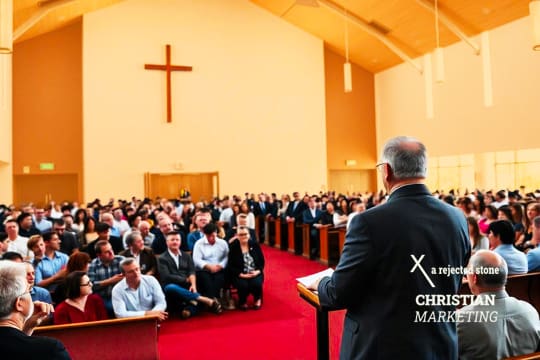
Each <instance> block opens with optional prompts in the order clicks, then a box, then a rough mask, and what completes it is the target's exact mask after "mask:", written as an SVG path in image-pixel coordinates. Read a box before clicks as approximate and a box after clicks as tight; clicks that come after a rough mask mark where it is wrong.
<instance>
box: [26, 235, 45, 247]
mask: <svg viewBox="0 0 540 360" xmlns="http://www.w3.org/2000/svg"><path fill="white" fill-rule="evenodd" d="M39 240H43V237H42V236H41V235H32V236H30V239H28V243H27V244H26V247H28V250H32V248H33V247H34V246H36V245H37V243H38V242H39Z"/></svg>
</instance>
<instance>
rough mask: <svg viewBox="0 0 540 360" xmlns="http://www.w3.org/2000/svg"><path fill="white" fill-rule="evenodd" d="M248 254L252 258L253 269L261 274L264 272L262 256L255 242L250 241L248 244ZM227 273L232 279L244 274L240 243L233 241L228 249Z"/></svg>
mask: <svg viewBox="0 0 540 360" xmlns="http://www.w3.org/2000/svg"><path fill="white" fill-rule="evenodd" d="M248 244H249V253H250V255H251V257H252V258H253V262H254V263H255V268H256V269H257V270H261V274H262V273H263V271H264V256H263V253H262V251H261V247H260V246H259V243H257V241H256V240H254V239H250V240H249V242H248ZM227 268H228V269H229V273H230V274H231V277H232V278H237V277H238V275H240V274H241V273H243V272H244V255H243V254H242V248H241V247H240V242H239V241H238V239H237V240H234V241H233V242H232V244H231V246H230V249H229V262H228V265H227Z"/></svg>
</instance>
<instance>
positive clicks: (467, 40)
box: [416, 0, 480, 55]
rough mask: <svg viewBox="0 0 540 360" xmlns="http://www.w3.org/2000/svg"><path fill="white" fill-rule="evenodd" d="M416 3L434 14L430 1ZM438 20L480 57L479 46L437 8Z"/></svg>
mask: <svg viewBox="0 0 540 360" xmlns="http://www.w3.org/2000/svg"><path fill="white" fill-rule="evenodd" d="M416 2H417V3H419V4H420V5H422V6H423V7H425V8H426V9H428V10H430V11H431V12H433V13H435V6H434V5H433V3H431V1H428V0H416ZM438 10H439V20H440V22H441V23H443V24H444V26H446V27H447V28H448V30H450V31H451V32H453V33H454V34H455V35H456V36H457V37H458V38H460V39H461V40H463V41H464V42H465V43H467V44H468V45H469V46H470V47H472V48H473V50H474V54H475V55H480V46H478V45H477V44H476V43H475V42H474V41H472V40H471V39H470V38H469V37H468V36H467V34H465V32H464V31H463V30H461V29H460V28H459V26H458V25H456V24H455V23H454V22H453V21H452V20H450V19H449V18H448V17H447V16H446V15H445V14H444V12H443V11H441V9H440V8H439V9H438Z"/></svg>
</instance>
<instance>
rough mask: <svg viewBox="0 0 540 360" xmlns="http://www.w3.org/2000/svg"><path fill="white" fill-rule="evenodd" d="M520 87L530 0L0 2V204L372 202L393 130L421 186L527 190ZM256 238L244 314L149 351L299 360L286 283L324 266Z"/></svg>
mask: <svg viewBox="0 0 540 360" xmlns="http://www.w3.org/2000/svg"><path fill="white" fill-rule="evenodd" d="M539 84H540V0H497V1H492V0H474V1H471V0H196V1H193V0H0V184H1V185H0V204H6V205H10V204H13V206H14V207H17V208H22V207H24V206H27V205H28V204H32V205H33V206H35V207H47V206H49V205H50V204H51V202H56V203H63V202H69V203H77V204H84V205H86V204H88V203H90V202H92V201H94V199H101V201H102V202H104V203H106V202H107V201H109V199H116V200H118V199H126V200H128V201H129V199H132V198H133V197H135V198H138V199H144V198H149V199H156V198H158V197H159V198H164V199H179V198H180V197H181V192H184V191H189V193H190V195H191V199H192V200H193V202H194V203H195V202H199V201H205V202H211V201H212V199H214V198H216V197H219V198H223V197H224V196H226V195H227V196H233V195H239V196H241V197H244V194H246V193H247V194H259V193H266V194H271V193H275V194H278V198H279V197H280V196H281V194H292V193H293V192H296V191H297V192H299V193H300V194H301V195H304V194H323V193H328V192H331V191H335V193H336V194H345V196H348V195H351V194H367V193H373V194H374V193H377V192H379V191H381V190H383V186H382V183H381V181H380V178H379V177H380V175H379V174H378V172H377V170H376V164H377V163H378V162H379V160H380V151H381V148H382V146H383V145H384V143H385V141H386V140H387V139H389V138H392V137H395V136H398V135H408V136H413V137H416V138H418V139H420V140H421V141H422V142H423V143H424V144H425V145H426V147H427V150H428V154H429V162H428V177H427V179H426V183H427V186H428V187H429V189H430V190H431V191H433V192H435V191H439V192H440V193H448V192H449V191H450V190H453V191H455V192H456V193H457V194H462V195H463V194H467V193H469V192H471V191H474V190H475V189H479V190H481V191H482V192H485V191H493V193H496V192H497V191H499V190H506V191H515V190H519V191H520V194H522V195H524V194H528V193H529V194H531V193H532V194H537V196H538V197H540V190H537V189H540V141H539V134H540V125H539V122H538V116H537V115H535V114H536V111H538V109H539V107H538V104H540V88H539ZM260 226H263V227H264V226H265V225H264V224H262V225H259V224H258V225H257V229H260ZM266 226H267V228H266V235H267V236H269V234H270V233H271V234H272V237H273V238H274V237H275V236H277V235H276V233H275V232H273V231H274V230H268V227H269V226H273V224H270V225H269V224H268V223H267V224H266ZM277 228H278V227H276V229H277ZM261 231H262V230H261ZM281 231H282V233H283V231H287V229H285V230H281ZM263 232H264V231H263ZM292 232H293V233H294V229H293V230H292ZM336 234H337V233H336ZM304 235H305V234H304ZM290 236H292V235H290ZM297 236H298V235H297ZM301 236H303V235H302V234H300V237H301ZM336 236H337V235H336ZM329 237H331V236H330V235H329ZM308 238H309V235H308ZM336 239H337V238H336ZM307 241H308V243H309V240H307ZM336 241H337V240H336ZM336 244H337V242H336ZM271 245H272V246H270V244H268V241H267V243H266V244H265V245H263V246H262V248H263V251H264V254H265V257H266V261H267V267H268V270H266V274H271V272H272V275H269V276H268V277H267V279H266V283H265V295H264V296H265V298H264V303H265V306H264V307H263V309H262V311H259V312H255V311H249V312H246V313H241V312H238V311H225V312H224V314H223V316H219V317H217V316H215V315H214V314H202V316H200V317H195V318H192V319H189V320H180V319H179V318H177V319H174V320H171V319H169V320H167V321H166V322H164V323H163V324H162V325H161V327H160V333H159V334H158V335H159V336H158V337H159V341H158V345H157V348H154V349H150V350H151V351H150V353H152V351H154V352H155V353H156V354H158V355H159V356H160V358H161V359H176V358H178V354H179V353H181V354H183V355H182V358H186V359H188V358H193V359H195V358H197V359H208V358H211V357H212V356H213V355H214V354H215V351H216V349H217V348H221V349H222V350H220V351H227V353H220V354H221V356H220V357H222V358H225V359H231V358H241V359H242V358H247V357H248V356H249V355H251V354H253V353H254V352H255V353H257V354H260V356H258V358H260V359H263V358H264V359H274V358H275V359H278V358H279V359H314V358H316V357H317V347H316V344H317V338H316V330H317V329H316V325H317V324H316V318H315V311H314V309H313V307H311V306H309V305H308V304H307V303H306V302H305V301H303V300H302V299H301V298H300V297H299V296H298V292H297V290H296V287H295V280H294V279H295V278H296V277H300V276H304V275H307V274H309V273H313V272H317V271H321V270H323V269H325V268H326V267H327V265H328V264H330V263H331V261H330V258H331V257H332V254H326V253H325V256H326V258H324V261H312V260H309V253H308V254H307V255H306V254H305V248H304V256H294V255H292V254H291V252H294V251H295V249H294V247H293V246H292V245H291V243H289V245H288V246H289V248H288V249H287V248H286V246H287V245H283V244H281V245H282V246H281V247H282V249H281V250H284V251H280V249H279V244H277V245H276V244H275V243H274V241H272V244H271ZM283 246H285V248H283ZM321 246H322V245H321ZM304 247H305V245H304ZM336 247H337V245H336ZM287 250H289V251H287ZM308 251H309V249H308ZM337 256H339V255H337ZM287 266H289V267H290V268H288V269H290V271H289V270H287V271H285V270H284V269H287ZM273 272H275V274H276V275H274V274H273ZM343 317H344V312H341V311H336V312H332V313H331V314H330V319H329V323H330V335H329V342H330V345H329V346H330V358H332V359H337V358H338V354H339V343H340V336H341V329H342V327H343ZM127 329H128V330H121V331H124V332H125V333H126V334H127V333H129V328H127ZM84 331H85V330H84V329H83V333H84ZM124 332H121V333H122V334H124ZM240 332H242V334H244V333H245V334H246V335H245V338H244V339H242V338H241V337H240V338H239V337H238V335H237V334H238V333H240ZM251 332H253V334H251ZM242 336H244V335H242ZM178 339H183V340H178ZM202 339H206V340H204V341H210V343H211V344H213V345H212V346H203V344H205V342H204V341H203V340H202ZM231 342H235V344H236V345H234V346H232V345H231ZM263 344H264V345H263ZM268 344H272V345H268ZM154 345H155V344H154ZM196 345H197V346H196ZM214 345H215V346H214ZM122 346H124V345H122ZM261 346H264V347H265V348H266V349H269V350H268V351H267V353H266V354H261V353H260V347H261ZM188 350H189V351H188ZM229 352H230V353H229Z"/></svg>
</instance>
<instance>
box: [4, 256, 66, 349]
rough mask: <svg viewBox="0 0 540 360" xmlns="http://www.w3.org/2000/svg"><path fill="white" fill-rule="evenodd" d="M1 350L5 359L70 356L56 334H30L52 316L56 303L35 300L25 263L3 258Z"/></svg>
mask: <svg viewBox="0 0 540 360" xmlns="http://www.w3.org/2000/svg"><path fill="white" fill-rule="evenodd" d="M0 294H1V295H0V309H1V310H0V319H1V320H0V349H1V350H0V352H1V354H2V359H21V360H30V359H51V360H61V359H70V356H69V354H68V352H67V351H66V348H65V347H64V345H63V344H62V343H61V342H60V341H58V340H56V339H52V338H47V337H41V336H30V335H32V332H33V330H34V328H35V327H36V326H38V325H39V324H40V323H41V322H42V321H43V320H45V319H47V318H48V317H49V314H50V312H51V310H52V308H53V307H52V305H50V304H46V303H43V302H40V301H36V302H32V297H31V296H30V290H29V288H28V283H27V281H26V267H25V265H24V264H19V263H15V262H12V261H2V262H0Z"/></svg>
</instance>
